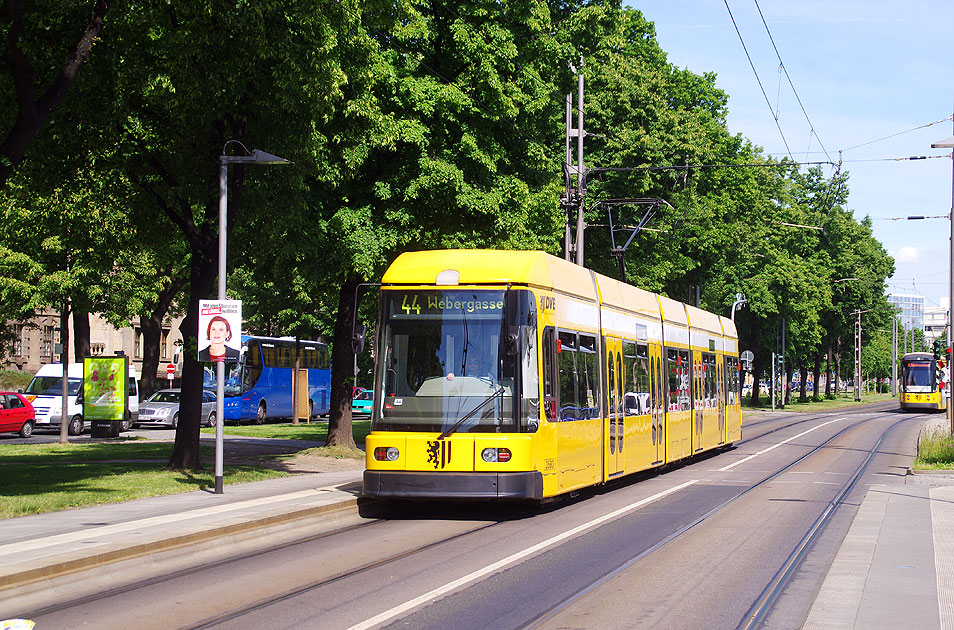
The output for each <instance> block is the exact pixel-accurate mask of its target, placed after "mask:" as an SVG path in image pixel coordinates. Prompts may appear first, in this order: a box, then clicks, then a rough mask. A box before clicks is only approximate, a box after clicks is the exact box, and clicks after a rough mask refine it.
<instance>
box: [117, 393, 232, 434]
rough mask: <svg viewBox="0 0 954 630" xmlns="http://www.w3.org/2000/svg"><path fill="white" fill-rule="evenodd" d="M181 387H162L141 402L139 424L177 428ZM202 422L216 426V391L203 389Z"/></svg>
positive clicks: (137, 423) (137, 422)
mask: <svg viewBox="0 0 954 630" xmlns="http://www.w3.org/2000/svg"><path fill="white" fill-rule="evenodd" d="M181 396H182V390H180V389H160V390H159V391H157V392H154V393H153V395H152V396H150V397H149V398H147V399H146V400H145V401H144V402H141V403H139V419H138V420H137V421H136V424H135V425H133V426H138V425H148V426H162V427H171V428H173V429H174V428H176V427H177V426H179V400H180V398H181ZM200 417H201V418H202V424H204V425H205V426H209V427H214V426H215V393H214V392H210V391H208V390H205V389H204V390H202V414H201V416H200Z"/></svg>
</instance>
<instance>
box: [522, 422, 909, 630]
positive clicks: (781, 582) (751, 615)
mask: <svg viewBox="0 0 954 630" xmlns="http://www.w3.org/2000/svg"><path fill="white" fill-rule="evenodd" d="M916 418H917V416H914V415H912V416H907V417H904V418H901V419H899V420H897V421H896V422H894V423H892V424H891V425H890V426H889V427H887V428H886V429H885V430H884V431H883V432H882V433H881V435H880V437H879V439H878V440H877V441H876V442H875V444H874V445H873V446H872V447H871V448H870V449H868V450H867V452H866V456H865V458H864V460H863V461H862V463H861V464H860V465H859V466H858V467H857V468H855V470H854V471H853V472H852V473H851V474H850V475H849V478H848V479H847V480H846V481H845V482H844V483H843V484H842V485H841V487H840V488H839V489H838V491H837V492H836V493H835V495H834V498H833V499H831V500H830V501H829V502H828V503H827V504H826V506H825V508H824V509H823V510H822V513H821V514H820V515H819V516H818V517H817V518H816V519H815V521H814V522H813V523H812V525H811V527H810V528H809V530H808V531H807V532H806V534H805V535H804V536H803V537H802V539H801V540H800V541H799V543H798V544H797V545H796V547H795V549H794V550H793V551H792V553H791V554H789V556H788V558H787V559H786V560H785V562H784V563H783V564H782V566H781V567H780V568H779V570H778V571H777V572H776V573H775V575H774V576H773V578H772V579H771V580H770V582H769V583H768V585H766V587H765V588H764V589H763V591H762V592H761V593H760V594H759V596H758V597H757V598H756V600H755V601H754V602H753V603H752V605H751V606H750V607H749V609H748V610H747V611H746V613H745V615H744V616H743V618H742V620H741V622H740V623H739V625H738V626H737V630H755V629H757V628H760V627H761V626H762V624H763V623H764V622H765V620H766V619H767V617H768V616H769V614H771V612H772V608H773V606H774V604H775V603H776V602H777V601H778V598H779V597H780V596H781V594H782V593H783V592H784V591H785V588H786V587H787V586H788V585H789V584H790V583H791V581H792V580H793V579H794V577H795V575H796V573H797V571H798V568H799V567H800V565H801V563H802V561H803V560H804V559H805V557H806V555H807V553H808V551H809V550H810V549H811V547H812V545H813V543H814V542H815V541H816V540H817V539H818V538H819V537H820V536H821V534H822V533H823V532H824V530H825V527H826V525H827V524H828V523H829V522H830V520H831V518H832V516H834V514H835V513H836V511H837V509H838V508H839V507H840V506H841V505H842V504H843V502H844V500H845V498H846V497H847V495H848V494H849V493H850V492H851V490H852V489H853V488H854V487H855V485H856V484H857V482H858V480H859V479H860V478H861V476H862V475H863V474H864V472H865V471H866V470H867V469H868V467H869V465H870V463H871V461H872V460H873V459H874V456H875V455H876V454H877V453H878V452H879V450H880V448H881V445H882V444H883V442H884V440H885V438H886V437H887V436H888V434H889V433H890V432H891V431H892V430H893V429H894V428H895V427H897V426H898V425H900V424H902V423H903V422H906V421H908V420H913V419H916ZM814 419H815V420H818V419H819V418H814ZM807 420H810V419H807ZM871 420H874V418H863V419H861V420H859V421H858V422H855V423H852V424H850V425H849V426H846V427H844V428H842V429H841V430H839V431H838V432H836V433H835V434H833V435H831V436H830V437H828V438H827V439H825V440H824V441H823V442H821V443H820V444H818V445H817V446H815V447H813V448H811V449H810V450H809V451H807V452H806V453H804V454H802V455H801V456H799V457H798V458H796V459H794V460H793V461H791V462H789V463H787V464H786V465H784V466H782V467H780V468H779V469H778V470H775V471H774V472H772V473H770V474H769V475H766V476H765V477H763V478H762V479H760V480H758V481H757V482H755V483H754V484H752V485H750V486H749V487H747V488H746V489H744V490H742V491H741V492H739V493H738V494H736V495H734V496H732V497H729V498H728V499H726V500H725V501H723V502H721V503H720V504H718V505H716V506H714V507H713V508H712V509H710V510H709V511H708V512H706V513H705V514H703V515H701V516H699V517H698V518H696V519H695V520H693V521H691V522H689V523H687V524H685V525H683V526H682V527H680V528H678V529H677V530H676V531H674V532H672V533H671V534H669V535H668V536H666V537H665V538H663V539H662V540H660V541H658V542H657V543H655V544H654V545H652V546H650V547H648V548H646V549H644V550H643V551H642V552H641V553H639V554H638V555H636V556H634V557H633V558H631V559H629V560H627V561H626V562H625V563H623V564H622V565H620V566H618V567H616V568H615V569H613V570H612V571H609V572H608V573H606V574H605V575H603V576H602V577H600V578H599V579H598V580H595V581H593V582H591V583H590V584H589V585H587V586H586V587H584V588H581V589H579V590H578V591H576V592H575V593H573V594H572V595H570V596H569V597H567V598H565V599H563V600H562V601H560V602H559V603H557V604H555V605H553V606H551V607H550V608H548V609H547V610H546V611H544V612H542V613H541V614H540V615H539V616H537V617H536V618H534V619H532V620H530V621H528V622H527V623H525V624H524V625H522V626H520V628H521V630H537V629H540V628H543V627H544V626H546V625H547V624H548V623H549V622H550V621H552V620H554V619H555V618H556V617H557V616H558V615H559V614H560V613H562V612H564V611H566V610H567V609H569V608H570V607H571V606H573V605H574V604H576V603H578V602H580V601H581V600H582V599H583V598H585V597H586V596H587V595H589V594H591V593H593V592H594V591H596V590H597V589H598V588H600V587H601V586H604V585H605V584H607V583H608V582H610V581H611V580H612V579H613V578H615V577H617V576H618V575H620V574H622V573H624V572H626V571H627V570H629V569H631V568H632V567H633V566H634V565H636V564H637V563H639V562H640V561H642V560H644V559H646V558H647V557H648V556H651V555H652V554H653V553H655V552H657V551H659V550H661V549H662V548H664V547H666V546H668V545H670V544H671V543H673V542H675V541H677V540H679V539H680V538H681V537H682V536H684V535H685V534H687V533H688V532H690V531H692V530H693V529H695V528H696V527H698V526H699V525H701V524H702V523H704V522H705V521H707V520H708V519H710V518H712V517H713V516H715V515H716V514H718V513H719V512H721V511H722V510H724V509H725V508H727V507H728V506H730V505H732V504H734V503H736V502H737V501H738V500H739V499H741V498H742V497H744V496H746V495H748V494H749V493H751V492H753V491H755V490H756V489H758V488H760V487H762V486H764V485H765V484H767V483H769V482H770V481H772V480H774V479H776V478H778V477H779V476H780V475H782V474H783V473H785V472H786V471H788V470H790V469H792V468H793V467H795V466H796V465H798V464H799V463H802V462H804V461H805V460H807V459H809V458H810V457H812V456H813V455H816V454H817V453H819V452H821V451H822V450H823V449H825V448H827V447H829V445H830V444H831V443H833V442H834V441H835V440H837V439H838V438H840V437H841V436H843V435H844V434H846V433H848V432H849V431H852V430H855V429H857V428H858V427H860V426H862V425H864V424H867V423H868V422H870V421H871ZM795 424H801V423H800V422H799V423H791V424H789V425H787V427H785V428H790V427H791V426H792V425H795ZM781 428H782V427H780V428H779V429H781ZM772 432H774V430H773V431H772ZM753 439H754V438H753Z"/></svg>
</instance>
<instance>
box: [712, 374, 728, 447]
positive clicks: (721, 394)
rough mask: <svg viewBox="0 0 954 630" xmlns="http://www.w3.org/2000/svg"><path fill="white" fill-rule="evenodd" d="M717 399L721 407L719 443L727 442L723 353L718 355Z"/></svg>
mask: <svg viewBox="0 0 954 630" xmlns="http://www.w3.org/2000/svg"><path fill="white" fill-rule="evenodd" d="M715 368H716V400H718V401H719V402H718V403H717V405H718V407H719V444H725V441H726V430H725V399H726V393H727V392H726V391H725V361H724V360H723V358H722V355H719V356H718V357H716V364H715Z"/></svg>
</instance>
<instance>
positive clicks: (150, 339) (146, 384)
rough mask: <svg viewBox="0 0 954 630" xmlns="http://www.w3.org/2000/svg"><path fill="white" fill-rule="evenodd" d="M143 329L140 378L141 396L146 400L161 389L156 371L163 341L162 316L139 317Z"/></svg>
mask: <svg viewBox="0 0 954 630" xmlns="http://www.w3.org/2000/svg"><path fill="white" fill-rule="evenodd" d="M139 327H140V329H142V376H141V377H140V378H139V398H140V399H141V400H145V399H146V398H147V397H148V396H151V395H152V393H153V392H154V391H156V390H157V389H159V386H158V384H157V383H156V373H157V371H158V370H159V344H160V343H162V318H159V320H158V321H157V320H156V319H155V318H154V317H153V316H151V315H150V316H149V317H142V316H140V317H139Z"/></svg>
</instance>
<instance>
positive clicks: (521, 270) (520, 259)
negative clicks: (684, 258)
mask: <svg viewBox="0 0 954 630" xmlns="http://www.w3.org/2000/svg"><path fill="white" fill-rule="evenodd" d="M447 272H456V279H457V282H456V284H461V285H474V284H497V285H500V284H526V285H533V286H538V287H544V288H548V289H552V288H555V287H559V290H561V291H564V292H567V293H571V294H573V295H578V296H580V297H585V298H589V299H594V300H595V299H596V290H595V288H594V286H593V280H592V278H591V276H590V271H589V270H588V269H586V268H585V267H580V266H579V265H575V264H573V263H571V262H568V261H566V260H563V259H561V258H557V257H556V256H551V255H550V254H547V253H546V252H539V251H513V250H496V249H495V250H488V249H444V250H429V251H421V252H406V253H404V254H401V255H400V256H398V257H397V259H396V260H395V261H394V262H393V263H391V266H390V267H388V270H387V271H386V272H385V274H384V277H383V278H382V279H381V282H383V283H384V284H442V285H443V284H449V286H454V285H453V283H447V281H446V278H448V277H449V278H454V277H455V276H454V274H453V273H449V274H447V275H446V276H442V278H444V281H441V280H439V279H438V275H441V274H446V273H447Z"/></svg>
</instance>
